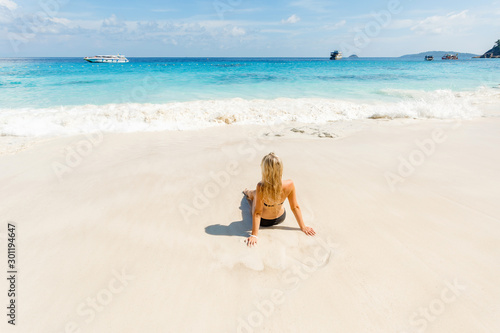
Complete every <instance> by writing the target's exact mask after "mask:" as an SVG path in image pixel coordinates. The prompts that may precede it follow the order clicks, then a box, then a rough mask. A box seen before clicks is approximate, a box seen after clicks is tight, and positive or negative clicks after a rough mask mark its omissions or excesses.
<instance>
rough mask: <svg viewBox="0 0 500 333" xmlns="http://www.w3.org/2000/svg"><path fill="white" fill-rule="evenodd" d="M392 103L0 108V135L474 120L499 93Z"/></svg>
mask: <svg viewBox="0 0 500 333" xmlns="http://www.w3.org/2000/svg"><path fill="white" fill-rule="evenodd" d="M380 94H384V95H386V96H390V97H391V98H392V99H393V100H394V101H387V100H384V101H372V102H370V101H366V100H342V99H324V98H296V99H293V98H277V99H270V100H265V99H250V100H247V99H242V98H232V99H221V100H198V101H191V102H176V103H166V104H139V103H123V104H106V105H80V106H62V107H58V108H41V109H0V135H4V136H27V137H53V136H65V135H74V134H82V133H92V132H98V131H100V132H137V131H161V130H194V129H200V128H206V127H210V126H222V125H228V124H282V123H292V122H300V123H306V124H320V123H326V122H334V121H349V120H355V119H369V118H373V119H377V118H386V119H397V118H416V119H425V118H437V119H457V118H460V119H470V118H474V117H479V116H481V115H482V113H481V105H483V104H491V103H498V104H499V105H500V90H499V89H492V88H481V89H478V90H476V91H473V92H472V91H471V92H453V91H451V90H435V91H430V92H425V91H418V90H396V89H391V90H381V91H380Z"/></svg>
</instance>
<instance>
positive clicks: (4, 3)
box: [0, 0, 17, 10]
mask: <svg viewBox="0 0 500 333" xmlns="http://www.w3.org/2000/svg"><path fill="white" fill-rule="evenodd" d="M0 7H5V8H7V9H9V10H14V9H16V8H17V3H15V2H14V1H12V0H0Z"/></svg>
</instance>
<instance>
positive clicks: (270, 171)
mask: <svg viewBox="0 0 500 333" xmlns="http://www.w3.org/2000/svg"><path fill="white" fill-rule="evenodd" d="M260 168H261V169H262V182H261V188H262V197H263V198H264V201H268V203H269V204H270V205H274V207H275V208H278V209H279V208H280V207H278V206H277V204H279V203H281V202H280V201H281V192H282V187H283V186H282V183H281V177H282V176H283V162H282V161H281V158H279V157H278V156H277V155H276V154H274V153H269V154H267V155H266V156H264V158H263V159H262V162H261V163H260ZM266 199H267V200H266Z"/></svg>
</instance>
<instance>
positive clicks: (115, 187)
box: [0, 117, 500, 333]
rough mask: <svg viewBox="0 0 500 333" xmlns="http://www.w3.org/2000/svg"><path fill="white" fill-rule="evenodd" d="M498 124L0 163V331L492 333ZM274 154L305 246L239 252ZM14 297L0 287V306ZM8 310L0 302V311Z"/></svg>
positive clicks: (287, 230) (303, 128) (271, 235)
mask: <svg viewBox="0 0 500 333" xmlns="http://www.w3.org/2000/svg"><path fill="white" fill-rule="evenodd" d="M499 147H500V118H498V117H490V118H476V119H473V120H461V121H459V120H437V119H431V120H411V119H399V120H390V121H387V120H385V119H377V120H358V121H345V122H335V123H331V124H328V125H322V126H321V128H320V127H319V125H316V126H315V125H300V124H293V125H283V126H274V127H272V128H271V127H270V128H266V127H262V126H251V125H244V126H243V125H224V126H218V127H214V128H208V129H203V130H196V131H179V132H178V131H163V132H149V133H125V134H117V133H115V134H104V135H102V136H101V134H94V135H92V136H84V135H82V136H76V137H65V138H59V139H53V140H48V141H44V142H41V143H39V144H36V145H32V146H31V147H29V148H28V149H26V150H23V151H20V152H17V153H15V154H10V155H3V156H0V170H1V173H0V184H1V187H0V191H1V197H2V204H1V206H0V213H1V214H0V215H1V216H2V226H1V230H0V233H1V234H0V236H1V239H0V248H2V249H3V250H2V252H3V254H2V255H1V256H2V262H4V264H3V265H2V267H3V270H4V272H6V271H7V267H6V250H5V249H6V242H7V223H8V221H11V222H12V223H14V224H15V225H16V243H17V256H18V262H17V269H18V272H19V273H18V280H17V283H18V284H17V291H18V299H17V308H16V311H17V318H16V326H15V327H13V326H12V325H8V324H7V323H6V319H5V317H6V316H5V315H4V320H3V322H2V323H1V326H2V329H1V331H2V332H58V333H62V332H122V333H124V332H245V333H249V332H287V333H292V332H317V333H319V332H358V333H359V332H370V333H373V332H383V333H387V332H394V333H403V332H406V333H413V332H436V333H443V332H453V333H462V332H463V333H465V332H499V331H500V301H499V300H500V286H499V283H498V282H499V281H500V265H499V258H500V206H499V205H498V201H499V199H500V191H499V188H500V175H499V173H498V171H499V165H500V154H499V152H500V148H499ZM271 151H274V152H275V153H276V154H278V155H279V156H280V157H281V158H282V160H283V162H284V174H285V178H291V179H293V180H294V182H295V185H296V188H297V191H298V198H299V204H300V206H301V209H302V211H303V214H304V219H305V222H306V224H307V225H310V226H312V227H314V229H315V230H316V232H317V235H316V236H314V237H309V236H306V235H305V234H304V233H302V232H301V231H300V230H299V229H298V226H297V223H296V221H295V219H294V217H293V214H292V213H291V211H290V209H289V206H288V203H286V204H285V207H286V209H287V210H288V213H289V214H288V216H287V219H286V221H285V222H284V223H283V224H281V225H280V226H276V227H272V228H267V229H263V228H261V230H260V232H259V240H258V245H257V247H255V248H248V247H247V246H246V244H245V243H244V241H245V239H246V236H247V235H248V231H249V230H250V228H251V216H250V211H249V206H248V203H247V201H246V199H245V198H244V196H243V195H242V193H241V191H242V190H243V189H244V188H245V187H249V188H250V187H254V186H255V185H256V183H257V182H258V181H259V178H260V160H261V158H262V156H264V155H265V154H267V153H269V152H271ZM7 289H8V285H7V281H6V280H5V279H4V283H3V284H2V293H4V292H5V291H6V290H7ZM5 306H6V304H4V312H6V311H7V310H5Z"/></svg>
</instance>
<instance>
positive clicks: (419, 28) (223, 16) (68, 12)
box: [0, 0, 500, 57]
mask: <svg viewBox="0 0 500 333" xmlns="http://www.w3.org/2000/svg"><path fill="white" fill-rule="evenodd" d="M499 18H500V0H493V1H491V0H490V1H475V2H471V1H464V0H456V1H451V0H435V1H427V0H422V1H417V0H411V1H410V0H388V1H378V0H372V1H365V0H363V1H346V0H343V1H324V0H288V1H284V0H278V1H272V2H271V1H261V0H208V1H200V0H184V1H182V2H176V1H159V0H154V1H150V0H149V1H131V0H120V1H117V0H107V1H102V0H100V1H95V0H79V1H76V0H36V1H33V0H0V57H16V56H18V57H23V56H76V57H83V56H89V55H95V54H103V53H105V54H114V53H122V54H125V55H126V56H130V57H133V56H166V57H205V56H206V57H216V56H226V57H238V56H240V57H241V56H248V57H259V56H262V57H273V56H277V57H279V56H288V57H324V56H328V55H329V52H330V51H332V50H335V49H340V50H342V51H343V52H344V53H346V54H347V55H349V54H352V53H356V54H358V55H359V56H400V55H403V54H407V53H418V52H423V51H428V50H456V51H461V52H471V53H483V52H485V51H486V50H488V49H489V48H491V47H492V46H493V43H494V41H496V40H497V39H500V19H499Z"/></svg>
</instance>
